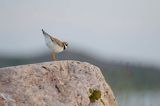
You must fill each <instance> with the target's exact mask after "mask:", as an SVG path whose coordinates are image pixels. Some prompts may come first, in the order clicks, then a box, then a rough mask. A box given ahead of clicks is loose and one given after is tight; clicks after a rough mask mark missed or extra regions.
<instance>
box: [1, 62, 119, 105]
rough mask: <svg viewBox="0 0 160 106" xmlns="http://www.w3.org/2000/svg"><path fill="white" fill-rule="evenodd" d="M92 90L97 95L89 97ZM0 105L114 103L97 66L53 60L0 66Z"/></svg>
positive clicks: (109, 89) (113, 98) (112, 96)
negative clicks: (93, 98)
mask: <svg viewBox="0 0 160 106" xmlns="http://www.w3.org/2000/svg"><path fill="white" fill-rule="evenodd" d="M91 90H92V91H93V90H98V91H99V92H100V94H99V95H98V98H97V99H96V100H92V101H91V100H90V98H89V97H90V96H91V95H92V94H91V93H92V92H91ZM0 106H117V103H116V100H115V97H114V95H113V93H112V90H111V88H110V87H109V85H108V84H107V83H106V82H105V79H104V77H103V75H102V73H101V71H100V69H99V68H98V67H96V66H94V65H91V64H89V63H86V62H79V61H54V62H46V63H40V64H30V65H21V66H14V67H6V68H1V69H0Z"/></svg>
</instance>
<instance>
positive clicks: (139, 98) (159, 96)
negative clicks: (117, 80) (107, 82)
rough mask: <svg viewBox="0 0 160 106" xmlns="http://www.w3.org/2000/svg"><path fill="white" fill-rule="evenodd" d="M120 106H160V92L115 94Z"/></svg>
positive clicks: (123, 92)
mask: <svg viewBox="0 0 160 106" xmlns="http://www.w3.org/2000/svg"><path fill="white" fill-rule="evenodd" d="M115 96H116V97H117V101H118V105H119V106H160V90H159V91H157V90H155V91H121V92H119V93H115Z"/></svg>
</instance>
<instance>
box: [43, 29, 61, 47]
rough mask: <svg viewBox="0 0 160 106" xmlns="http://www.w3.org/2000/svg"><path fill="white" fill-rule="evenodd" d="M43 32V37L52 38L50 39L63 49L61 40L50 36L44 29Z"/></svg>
mask: <svg viewBox="0 0 160 106" xmlns="http://www.w3.org/2000/svg"><path fill="white" fill-rule="evenodd" d="M42 32H43V35H46V36H48V37H50V39H51V40H52V41H53V42H55V43H57V44H58V45H59V46H61V47H63V43H62V41H60V40H59V39H57V38H55V37H52V36H51V35H49V34H48V33H47V32H45V31H44V30H43V29H42Z"/></svg>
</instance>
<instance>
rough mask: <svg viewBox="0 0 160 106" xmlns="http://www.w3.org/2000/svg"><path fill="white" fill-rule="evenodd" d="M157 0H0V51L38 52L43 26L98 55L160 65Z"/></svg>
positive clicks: (42, 49)
mask: <svg viewBox="0 0 160 106" xmlns="http://www.w3.org/2000/svg"><path fill="white" fill-rule="evenodd" d="M159 5H160V1H159V0H129V1H128V0H99V1H98V0H45V1H44V0H34V1H33V0H27V1H25V0H11V1H10V0H0V54H5V55H8V56H16V55H18V56H25V57H27V56H28V55H36V54H37V51H38V52H43V51H44V49H46V50H48V49H47V48H46V47H45V44H44V40H43V36H42V33H41V29H42V28H44V29H45V30H46V31H47V32H48V33H51V34H55V35H56V36H57V37H58V38H60V39H62V40H66V41H68V42H69V44H70V45H69V46H70V48H73V47H74V48H75V47H76V49H81V50H82V51H87V52H90V53H92V54H96V55H99V56H100V57H101V58H106V59H107V58H112V59H117V60H122V61H127V62H128V61H129V62H140V63H142V64H151V65H156V66H159V65H160V55H159V54H160V6H159Z"/></svg>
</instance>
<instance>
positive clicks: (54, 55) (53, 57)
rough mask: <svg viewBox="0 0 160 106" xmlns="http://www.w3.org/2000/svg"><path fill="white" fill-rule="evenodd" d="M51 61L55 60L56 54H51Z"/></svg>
mask: <svg viewBox="0 0 160 106" xmlns="http://www.w3.org/2000/svg"><path fill="white" fill-rule="evenodd" d="M52 60H56V53H54V52H52Z"/></svg>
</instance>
